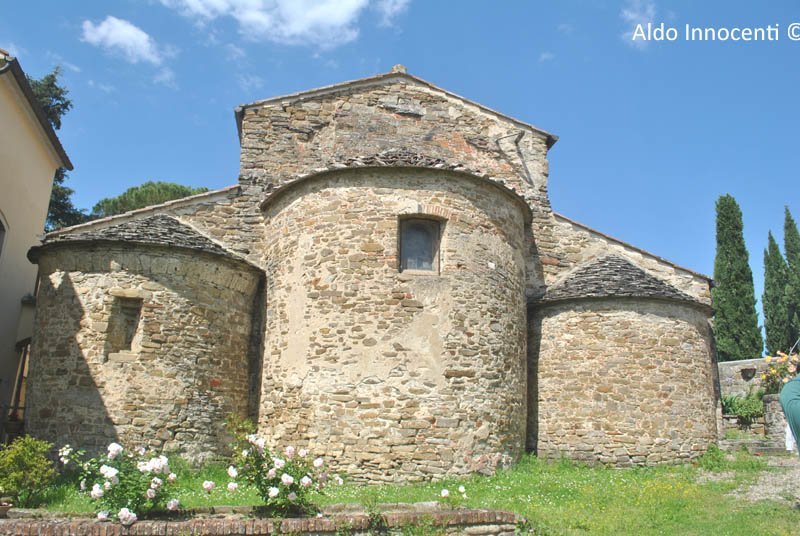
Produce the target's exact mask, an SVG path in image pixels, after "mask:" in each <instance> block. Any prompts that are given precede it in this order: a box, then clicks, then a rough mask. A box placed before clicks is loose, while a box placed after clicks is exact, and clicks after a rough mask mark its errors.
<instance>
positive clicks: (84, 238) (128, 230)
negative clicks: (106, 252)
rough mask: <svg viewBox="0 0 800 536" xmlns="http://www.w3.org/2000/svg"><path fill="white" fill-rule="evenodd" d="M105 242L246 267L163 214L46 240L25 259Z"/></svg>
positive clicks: (237, 258)
mask: <svg viewBox="0 0 800 536" xmlns="http://www.w3.org/2000/svg"><path fill="white" fill-rule="evenodd" d="M107 242H122V243H128V244H145V245H155V246H164V247H169V248H181V249H191V250H194V251H201V252H204V253H210V254H212V255H219V256H222V257H228V258H230V259H233V260H236V261H239V262H245V263H247V261H246V260H244V259H243V258H242V257H239V256H238V255H236V254H234V253H232V252H230V251H228V250H227V249H225V248H223V247H222V246H220V245H219V244H217V243H216V242H214V241H212V240H211V239H209V238H208V237H206V236H204V235H202V234H200V232H198V231H197V230H196V229H194V228H193V227H190V226H189V225H186V224H184V223H181V222H179V221H178V220H177V219H175V218H173V217H171V216H167V215H164V214H157V215H155V216H150V217H147V218H139V219H134V220H127V221H123V222H121V223H118V224H116V225H111V226H109V227H103V228H100V229H89V230H86V231H81V232H76V233H69V234H61V235H56V236H53V237H47V238H46V239H45V242H44V244H43V245H41V246H36V247H33V248H31V249H30V251H29V252H28V258H29V259H30V260H31V261H33V262H35V261H36V259H37V258H38V256H39V252H40V251H41V250H42V249H44V248H47V247H50V246H56V245H60V246H67V245H70V244H92V243H107ZM247 264H250V263H247ZM251 266H252V265H251Z"/></svg>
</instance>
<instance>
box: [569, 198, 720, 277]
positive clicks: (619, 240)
mask: <svg viewBox="0 0 800 536" xmlns="http://www.w3.org/2000/svg"><path fill="white" fill-rule="evenodd" d="M553 216H554V217H555V218H557V219H562V220H564V221H566V222H567V223H571V224H572V225H576V226H578V227H582V228H583V229H586V230H587V231H590V232H592V233H595V234H598V235H600V236H602V237H603V238H605V239H607V240H611V241H612V242H616V243H617V244H620V245H622V246H625V247H626V248H630V249H632V250H634V251H636V252H638V253H641V254H642V255H646V256H648V257H650V258H652V259H655V260H657V261H659V262H663V263H664V264H667V265H669V266H672V267H673V268H676V269H678V270H681V271H684V272H687V273H689V274H692V275H694V276H696V277H699V278H701V279H705V280H707V281H713V278H711V277H709V276H708V275H706V274H704V273H701V272H698V271H696V270H692V269H691V268H687V267H685V266H681V265H680V264H676V263H674V262H672V261H671V260H669V259H667V258H665V257H662V256H660V255H656V254H655V253H652V252H650V251H647V250H646V249H642V248H640V247H638V246H634V245H633V244H631V243H630V242H626V241H625V240H621V239H619V238H616V237H614V236H611V235H609V234H606V233H604V232H602V231H598V230H597V229H595V228H594V227H589V226H588V225H586V224H585V223H581V222H579V221H576V220H573V219H572V218H569V217H567V216H565V215H563V214H561V213H560V212H555V211H553Z"/></svg>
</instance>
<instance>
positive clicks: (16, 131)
mask: <svg viewBox="0 0 800 536" xmlns="http://www.w3.org/2000/svg"><path fill="white" fill-rule="evenodd" d="M0 162H2V165H0V408H1V409H2V413H0V424H2V423H3V422H5V420H6V419H7V418H8V415H9V406H10V405H11V404H12V398H13V396H14V394H15V391H18V388H17V386H16V385H15V383H16V380H17V377H18V372H20V371H19V365H20V356H22V355H25V353H26V352H27V348H28V341H30V337H31V334H32V329H33V309H34V305H35V300H34V298H33V294H34V292H35V290H36V289H35V286H36V272H37V267H36V266H33V265H31V263H30V262H29V261H28V259H27V257H26V256H25V254H26V253H27V251H28V250H29V249H30V248H31V247H32V246H34V245H36V244H38V243H39V237H40V236H41V235H42V234H43V232H44V222H45V219H46V218H47V207H48V204H49V202H50V189H51V188H52V186H53V175H54V174H55V171H56V169H58V168H60V167H65V168H67V169H72V164H71V163H70V161H69V158H68V157H67V155H66V153H65V152H64V149H63V148H62V147H61V143H59V141H58V138H57V137H56V134H55V132H54V131H53V128H52V126H51V125H50V123H49V122H48V121H47V119H46V118H45V116H44V113H43V112H42V110H41V108H40V107H39V105H38V103H37V102H36V99H35V97H34V96H33V94H32V93H31V88H30V86H29V85H28V81H27V79H26V77H25V73H24V72H23V70H22V68H21V67H20V65H19V62H18V61H17V60H16V59H15V58H13V57H12V56H11V55H9V53H8V52H6V51H4V50H0ZM11 409H12V413H14V411H15V410H16V408H11Z"/></svg>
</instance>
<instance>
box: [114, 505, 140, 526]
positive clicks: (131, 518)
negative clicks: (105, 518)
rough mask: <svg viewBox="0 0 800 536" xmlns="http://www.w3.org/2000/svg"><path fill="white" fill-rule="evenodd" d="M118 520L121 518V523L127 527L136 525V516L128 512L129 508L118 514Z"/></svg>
mask: <svg viewBox="0 0 800 536" xmlns="http://www.w3.org/2000/svg"><path fill="white" fill-rule="evenodd" d="M117 518H119V522H120V523H122V524H123V525H125V526H128V525H133V524H134V523H136V519H137V517H136V514H134V513H133V512H131V511H130V510H128V509H127V508H123V509H122V510H120V511H119V513H117Z"/></svg>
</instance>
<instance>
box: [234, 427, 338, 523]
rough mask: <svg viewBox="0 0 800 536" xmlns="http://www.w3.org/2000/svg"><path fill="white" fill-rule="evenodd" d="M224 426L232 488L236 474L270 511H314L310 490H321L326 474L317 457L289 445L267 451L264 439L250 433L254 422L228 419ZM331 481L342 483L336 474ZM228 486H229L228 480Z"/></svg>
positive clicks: (308, 512)
mask: <svg viewBox="0 0 800 536" xmlns="http://www.w3.org/2000/svg"><path fill="white" fill-rule="evenodd" d="M228 428H229V431H230V432H231V434H232V435H233V436H234V439H235V443H234V444H235V450H234V456H233V464H232V465H231V466H230V467H229V468H228V476H229V477H230V478H231V483H232V484H234V486H233V487H232V488H233V490H235V489H236V483H235V482H233V480H235V479H236V478H240V479H242V480H244V481H245V482H247V483H248V484H250V485H252V486H253V487H254V488H255V489H256V490H257V491H258V494H259V496H260V497H261V500H262V501H263V502H264V505H265V506H266V508H267V510H268V511H269V512H270V513H271V514H275V515H281V516H285V515H288V514H310V513H314V512H316V511H317V508H316V506H315V505H314V504H313V502H312V494H313V493H314V492H322V490H323V489H324V488H325V486H326V485H327V483H328V478H329V477H328V474H327V472H326V471H325V461H324V460H323V459H322V458H321V457H313V456H311V454H310V453H309V452H308V450H306V449H304V448H301V449H297V448H295V447H293V446H289V447H287V448H286V449H285V450H284V452H283V453H281V454H279V455H278V454H274V453H272V452H270V450H269V449H268V448H267V446H266V445H267V442H266V439H265V438H263V437H261V436H259V435H258V434H255V433H253V431H254V429H255V426H254V425H253V424H252V423H251V422H250V421H248V420H233V421H229V423H228ZM334 481H335V482H337V483H342V479H341V478H340V477H339V476H338V475H337V476H335V477H334ZM228 489H229V490H231V486H230V483H229V485H228Z"/></svg>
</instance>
